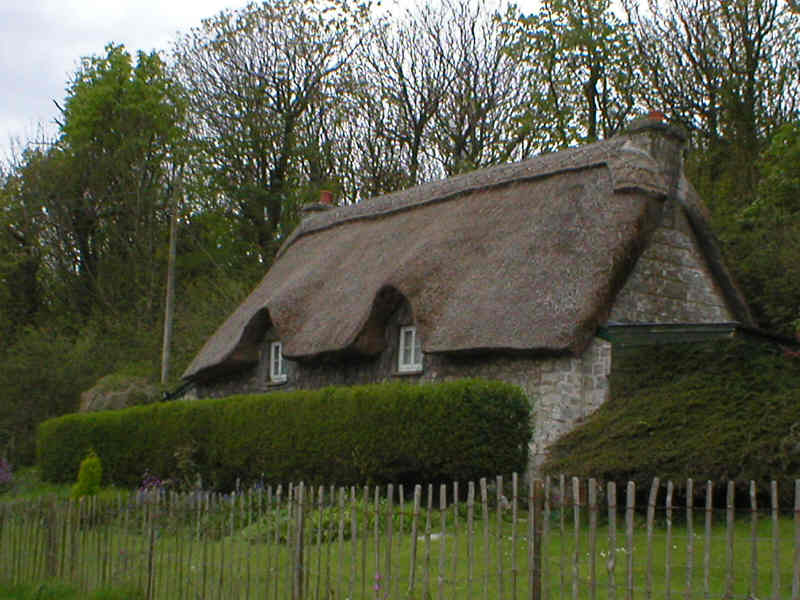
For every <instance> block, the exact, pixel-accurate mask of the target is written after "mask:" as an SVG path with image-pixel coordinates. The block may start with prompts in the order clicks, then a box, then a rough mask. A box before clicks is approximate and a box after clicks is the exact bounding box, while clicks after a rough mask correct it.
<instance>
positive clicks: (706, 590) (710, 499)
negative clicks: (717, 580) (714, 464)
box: [703, 481, 714, 600]
mask: <svg viewBox="0 0 800 600" xmlns="http://www.w3.org/2000/svg"><path fill="white" fill-rule="evenodd" d="M713 517H714V484H713V483H712V482H711V481H707V482H706V539H705V543H704V544H703V598H705V599H706V600H709V599H710V598H711V582H710V579H711V520H712V518H713Z"/></svg>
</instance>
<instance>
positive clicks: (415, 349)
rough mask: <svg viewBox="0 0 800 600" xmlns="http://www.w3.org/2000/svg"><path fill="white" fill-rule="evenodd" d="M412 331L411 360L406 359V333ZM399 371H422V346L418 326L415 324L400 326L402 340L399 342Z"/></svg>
mask: <svg viewBox="0 0 800 600" xmlns="http://www.w3.org/2000/svg"><path fill="white" fill-rule="evenodd" d="M409 332H410V334H411V336H410V338H411V340H410V341H411V348H410V352H411V360H410V361H408V360H405V355H406V350H408V347H407V344H406V338H407V337H408V336H407V335H406V334H408V333H409ZM397 371H398V373H421V372H422V347H421V344H420V341H419V336H418V335H417V328H416V327H415V326H414V325H407V326H405V327H401V328H400V340H399V341H398V343H397Z"/></svg>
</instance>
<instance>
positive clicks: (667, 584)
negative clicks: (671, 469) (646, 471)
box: [664, 481, 674, 600]
mask: <svg viewBox="0 0 800 600" xmlns="http://www.w3.org/2000/svg"><path fill="white" fill-rule="evenodd" d="M673 490H674V487H673V485H672V482H671V481H667V541H666V547H665V548H664V598H665V599H666V600H670V597H671V594H672V492H673Z"/></svg>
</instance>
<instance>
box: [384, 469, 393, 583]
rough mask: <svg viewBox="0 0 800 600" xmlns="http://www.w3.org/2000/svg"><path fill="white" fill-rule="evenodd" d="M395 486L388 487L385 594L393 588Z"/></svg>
mask: <svg viewBox="0 0 800 600" xmlns="http://www.w3.org/2000/svg"><path fill="white" fill-rule="evenodd" d="M393 529H394V486H393V485H392V484H391V483H390V484H389V485H388V486H387V487H386V557H385V558H386V562H385V565H386V568H385V569H384V573H383V583H384V590H385V591H384V594H385V595H388V594H390V593H391V590H392V537H393V534H394V531H393Z"/></svg>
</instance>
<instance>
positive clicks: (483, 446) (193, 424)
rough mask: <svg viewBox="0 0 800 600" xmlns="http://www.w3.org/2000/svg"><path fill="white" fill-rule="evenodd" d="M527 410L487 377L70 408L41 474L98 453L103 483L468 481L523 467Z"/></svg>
mask: <svg viewBox="0 0 800 600" xmlns="http://www.w3.org/2000/svg"><path fill="white" fill-rule="evenodd" d="M530 435H531V415H530V405H529V403H528V400H527V398H526V397H525V395H524V394H523V392H522V391H521V390H520V389H519V388H516V387H514V386H511V385H508V384H504V383H500V382H489V381H483V380H464V381H456V382H448V383H440V384H420V385H415V384H404V383H388V384H377V385H366V386H356V387H329V388H324V389H320V390H301V391H294V392H273V393H270V394H259V395H248V396H233V397H230V398H219V399H205V400H181V401H177V402H168V403H158V404H153V405H150V406H139V407H133V408H128V409H125V410H120V411H106V412H98V413H89V414H81V415H67V416H64V417H59V418H57V419H52V420H49V421H46V422H45V423H43V424H42V425H41V426H40V428H39V435H38V440H37V444H38V456H39V464H40V467H41V470H42V476H43V478H45V479H47V480H50V481H63V480H64V479H66V478H68V477H70V476H71V475H72V474H74V473H75V470H76V469H77V464H78V461H79V457H80V456H82V455H83V453H85V452H86V451H87V450H88V449H89V448H94V449H95V450H96V451H97V453H98V455H99V456H100V457H101V458H102V461H103V465H104V468H105V475H106V477H107V480H108V481H113V482H115V483H120V484H124V485H128V486H132V487H133V486H136V485H138V483H139V482H140V478H141V475H142V472H143V470H144V468H145V467H146V468H147V469H149V471H150V472H151V473H153V474H155V475H158V476H159V477H171V476H173V475H174V474H176V473H177V472H178V471H180V469H179V465H178V458H181V457H182V460H184V461H186V459H187V457H185V456H182V455H181V453H180V452H176V450H178V449H181V448H184V449H186V448H190V449H192V456H191V457H189V458H190V459H191V461H190V462H191V464H192V465H194V466H195V468H196V469H197V471H198V474H199V475H200V476H201V477H202V479H203V481H204V482H206V483H209V482H210V483H211V484H212V485H214V486H215V487H217V488H221V489H231V488H232V487H233V486H234V484H235V482H236V480H237V479H241V480H243V481H254V480H257V479H261V478H262V476H263V477H264V478H265V479H266V480H268V481H274V482H288V481H299V480H305V481H306V482H307V483H337V484H355V483H367V482H369V483H385V482H398V483H401V482H407V483H412V482H421V481H450V480H462V481H465V480H468V479H474V478H478V477H481V476H485V475H494V474H497V473H504V472H505V473H507V472H510V471H515V470H516V471H523V470H524V469H525V467H526V464H527V463H526V461H527V449H528V441H529V439H530Z"/></svg>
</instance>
